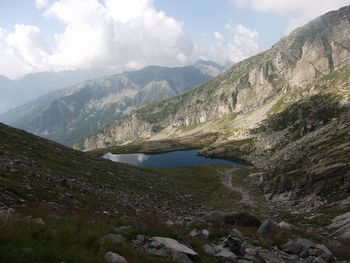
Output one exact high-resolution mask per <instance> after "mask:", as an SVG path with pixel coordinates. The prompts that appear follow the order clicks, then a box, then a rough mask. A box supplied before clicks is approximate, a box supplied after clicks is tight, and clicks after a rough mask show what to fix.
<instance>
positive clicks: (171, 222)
mask: <svg viewBox="0 0 350 263" xmlns="http://www.w3.org/2000/svg"><path fill="white" fill-rule="evenodd" d="M165 224H166V225H167V226H173V225H174V222H173V221H171V220H168V221H166V222H165Z"/></svg>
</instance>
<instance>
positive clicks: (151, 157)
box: [102, 150, 242, 168]
mask: <svg viewBox="0 0 350 263" xmlns="http://www.w3.org/2000/svg"><path fill="white" fill-rule="evenodd" d="M197 153H198V150H191V151H174V152H167V153H159V154H143V153H133V154H112V153H106V154H105V155H103V156H102V158H104V159H108V160H111V161H113V162H122V163H128V164H133V165H139V166H147V167H161V168H166V167H177V166H194V165H198V164H231V165H236V166H242V164H240V163H235V162H231V161H226V160H222V159H211V158H206V157H203V156H198V155H197Z"/></svg>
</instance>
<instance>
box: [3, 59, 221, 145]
mask: <svg viewBox="0 0 350 263" xmlns="http://www.w3.org/2000/svg"><path fill="white" fill-rule="evenodd" d="M223 70H224V67H222V66H220V65H218V64H216V63H214V62H210V61H203V60H201V61H198V63H196V64H195V65H192V66H187V67H175V68H168V67H158V66H148V67H146V68H144V69H141V70H137V71H130V72H124V73H122V74H117V75H111V76H108V77H102V78H98V79H95V80H90V81H85V82H83V83H80V84H78V85H75V86H73V87H70V88H66V89H62V90H57V91H53V92H51V93H49V94H46V95H44V96H42V97H40V98H38V99H35V100H34V101H31V102H29V103H26V104H24V105H22V106H20V107H17V108H15V109H13V110H10V111H8V112H6V113H4V114H2V115H1V116H0V120H1V121H2V122H5V123H7V124H9V125H12V126H14V127H17V128H21V129H24V130H26V131H29V132H32V133H35V134H37V135H40V136H42V137H45V138H48V139H52V140H55V141H57V142H60V143H63V144H65V145H72V144H74V143H76V142H77V141H79V140H80V139H82V138H83V137H84V136H87V135H88V134H90V133H92V132H94V131H96V130H97V129H99V128H102V127H104V126H105V125H107V124H110V123H111V122H112V121H114V120H118V119H120V118H123V117H125V116H126V115H128V114H129V113H131V112H132V111H133V110H135V109H137V108H138V107H140V106H142V105H144V104H148V103H150V102H153V101H159V100H162V99H165V98H170V97H173V96H176V95H178V94H180V93H183V92H185V91H188V90H190V89H191V88H193V87H195V86H197V85H199V84H202V83H203V82H206V81H207V80H209V79H211V78H212V77H214V76H216V75H218V74H220V73H222V72H223ZM45 76H47V74H44V75H43V76H42V77H43V78H45ZM54 76H56V75H54ZM56 77H57V76H56ZM37 78H38V77H37V76H36V79H37ZM51 81H52V80H51ZM4 82H6V79H4ZM43 82H45V81H44V80H43ZM46 83H47V82H46ZM60 83H61V84H62V81H61V82H60Z"/></svg>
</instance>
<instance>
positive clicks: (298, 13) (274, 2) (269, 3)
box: [230, 0, 350, 32]
mask: <svg viewBox="0 0 350 263" xmlns="http://www.w3.org/2000/svg"><path fill="white" fill-rule="evenodd" d="M230 1H231V2H232V3H234V4H235V5H236V6H239V7H244V6H248V7H250V8H252V9H254V10H256V11H259V12H274V13H276V14H278V15H283V16H287V17H288V25H287V28H286V32H290V31H291V30H293V29H294V28H296V27H298V26H301V25H303V24H305V23H307V22H308V21H310V20H311V19H314V18H316V17H317V16H320V15H322V14H324V13H326V12H328V11H331V10H335V9H338V8H340V7H342V6H345V5H349V4H350V1H349V0H307V1H305V0H230Z"/></svg>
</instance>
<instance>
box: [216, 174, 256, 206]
mask: <svg viewBox="0 0 350 263" xmlns="http://www.w3.org/2000/svg"><path fill="white" fill-rule="evenodd" d="M235 170H236V169H234V168H233V169H229V170H226V171H224V172H222V171H219V172H220V173H221V174H222V175H223V176H224V177H223V180H222V183H223V185H224V186H226V187H227V188H228V189H230V190H231V191H233V192H236V193H239V194H240V195H241V200H240V202H241V203H242V204H244V205H246V206H250V207H251V206H254V202H253V200H252V199H251V197H250V195H249V192H248V191H246V190H244V189H243V188H241V187H238V186H234V185H233V184H232V176H233V173H234V171H235Z"/></svg>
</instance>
